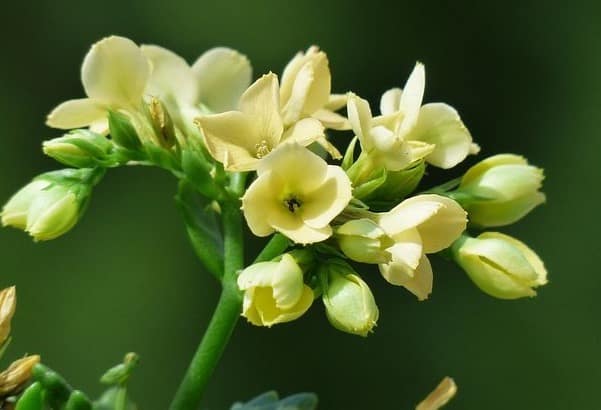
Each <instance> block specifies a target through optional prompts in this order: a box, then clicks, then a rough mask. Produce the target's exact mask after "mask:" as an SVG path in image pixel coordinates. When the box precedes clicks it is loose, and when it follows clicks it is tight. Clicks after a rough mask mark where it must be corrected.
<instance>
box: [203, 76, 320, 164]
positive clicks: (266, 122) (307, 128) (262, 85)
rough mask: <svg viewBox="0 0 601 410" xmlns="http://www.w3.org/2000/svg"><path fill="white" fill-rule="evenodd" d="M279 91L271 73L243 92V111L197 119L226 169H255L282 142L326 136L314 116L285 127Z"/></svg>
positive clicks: (310, 141) (241, 100) (211, 150)
mask: <svg viewBox="0 0 601 410" xmlns="http://www.w3.org/2000/svg"><path fill="white" fill-rule="evenodd" d="M279 94H280V93H279V86H278V78H277V76H276V75H275V74H273V73H269V74H266V75H264V76H263V77H261V78H260V79H258V80H257V81H255V82H254V83H253V84H252V85H251V86H250V87H249V88H248V89H247V90H246V91H245V92H244V94H242V97H241V98H240V104H239V107H240V111H228V112H224V113H221V114H215V115H207V116H201V117H199V118H197V120H196V121H197V124H198V126H199V127H200V129H201V132H202V133H203V135H204V138H205V142H206V146H207V149H208V150H209V152H210V153H211V155H212V156H213V158H215V159H216V160H217V161H219V162H221V163H222V164H223V166H224V167H225V169H227V170H228V171H251V170H254V169H257V167H258V166H259V160H260V159H261V158H263V157H265V156H266V155H267V154H269V153H270V152H271V151H272V150H273V149H274V148H275V147H277V146H278V145H279V144H281V143H291V142H297V143H299V144H301V145H309V144H311V143H312V142H314V141H316V140H317V139H319V138H324V129H323V126H322V125H321V123H320V122H319V121H317V120H316V119H313V118H305V119H302V120H300V121H298V122H296V123H295V124H293V125H292V126H291V127H289V128H288V129H286V130H284V123H283V120H282V117H281V115H280V95H279Z"/></svg>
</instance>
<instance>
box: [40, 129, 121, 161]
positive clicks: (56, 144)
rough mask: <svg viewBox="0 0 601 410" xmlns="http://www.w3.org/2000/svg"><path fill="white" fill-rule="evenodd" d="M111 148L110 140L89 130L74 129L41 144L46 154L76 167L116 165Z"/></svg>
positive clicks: (115, 158)
mask: <svg viewBox="0 0 601 410" xmlns="http://www.w3.org/2000/svg"><path fill="white" fill-rule="evenodd" d="M113 148H114V147H113V144H112V142H111V141H110V140H108V139H107V138H106V137H104V136H102V135H100V134H96V133H94V132H92V131H89V130H74V131H72V132H70V133H68V134H65V135H64V136H62V137H59V138H54V139H51V140H49V141H44V144H43V150H44V153H45V154H46V155H48V156H49V157H52V158H54V159H55V160H57V161H59V162H61V163H63V164H65V165H69V166H72V167H76V168H93V167H97V166H104V167H111V166H116V165H117V164H118V163H119V161H118V160H117V157H116V155H115V153H114V152H113Z"/></svg>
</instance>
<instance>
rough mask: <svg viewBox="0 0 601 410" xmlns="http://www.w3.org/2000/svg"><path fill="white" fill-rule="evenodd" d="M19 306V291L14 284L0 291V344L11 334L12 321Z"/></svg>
mask: <svg viewBox="0 0 601 410" xmlns="http://www.w3.org/2000/svg"><path fill="white" fill-rule="evenodd" d="M16 307H17V292H16V289H15V287H14V286H11V287H10V288H5V289H2V291H1V292H0V346H1V345H3V344H4V342H5V341H6V339H8V335H10V322H11V320H12V318H13V315H14V314H15V308H16Z"/></svg>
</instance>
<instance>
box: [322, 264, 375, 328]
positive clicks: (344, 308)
mask: <svg viewBox="0 0 601 410" xmlns="http://www.w3.org/2000/svg"><path fill="white" fill-rule="evenodd" d="M320 276H321V281H322V287H323V295H322V298H323V304H324V305H325V307H326V315H327V317H328V320H329V321H330V323H331V324H332V326H334V327H335V328H336V329H338V330H342V331H343V332H347V333H352V334H355V335H359V336H364V337H365V336H367V334H368V333H369V332H371V331H372V329H373V327H374V326H375V325H376V322H377V320H378V316H379V312H378V307H377V306H376V302H375V300H374V296H373V294H372V293H371V291H370V289H369V286H367V284H366V283H365V282H364V281H363V280H361V278H360V277H359V276H358V275H356V274H355V272H354V271H353V269H352V268H351V267H350V266H349V265H347V264H346V263H344V262H342V261H338V260H335V261H330V262H328V263H326V264H325V265H323V266H322V267H321V269H320Z"/></svg>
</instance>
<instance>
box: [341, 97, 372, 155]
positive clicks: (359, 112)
mask: <svg viewBox="0 0 601 410" xmlns="http://www.w3.org/2000/svg"><path fill="white" fill-rule="evenodd" d="M347 113H348V119H349V122H350V124H351V127H352V129H353V131H354V132H355V135H356V136H357V138H359V142H360V143H361V148H362V149H363V151H366V152H369V151H371V150H372V149H373V146H374V144H373V141H372V139H371V135H370V132H371V127H372V115H371V109H370V108H369V103H368V102H367V101H366V100H364V99H363V98H361V97H359V96H357V95H355V94H353V93H350V94H349V98H348V103H347Z"/></svg>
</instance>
